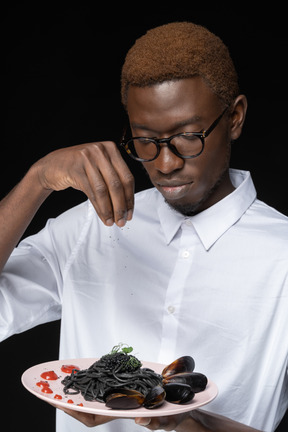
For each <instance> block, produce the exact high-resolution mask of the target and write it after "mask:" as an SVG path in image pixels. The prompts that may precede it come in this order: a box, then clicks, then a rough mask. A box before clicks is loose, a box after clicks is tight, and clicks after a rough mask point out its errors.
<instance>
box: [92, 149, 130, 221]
mask: <svg viewBox="0 0 288 432" xmlns="http://www.w3.org/2000/svg"><path fill="white" fill-rule="evenodd" d="M85 158H86V161H85V165H84V169H85V174H86V177H87V183H86V188H87V195H88V197H89V199H90V201H91V202H92V204H93V206H94V207H95V209H96V211H97V213H98V215H99V217H100V218H101V220H102V221H103V222H104V223H105V224H106V225H108V226H111V225H113V223H116V224H117V225H118V226H120V227H122V226H124V225H125V223H126V221H127V220H131V219H132V215H133V208H134V178H133V176H132V174H131V172H130V170H129V169H128V167H127V165H126V164H125V162H124V160H123V159H122V157H121V155H120V153H119V152H118V150H117V149H116V147H115V144H114V143H112V142H105V143H95V145H94V146H93V147H91V148H89V151H86V154H85Z"/></svg>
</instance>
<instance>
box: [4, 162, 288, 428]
mask: <svg viewBox="0 0 288 432" xmlns="http://www.w3.org/2000/svg"><path fill="white" fill-rule="evenodd" d="M230 175H231V180H232V182H233V184H234V186H235V187H236V189H235V191H234V192H233V193H231V194H230V195H228V196H227V197H225V198H224V199H223V200H221V201H220V202H218V203H217V204H215V205H214V206H213V207H210V208H208V209H207V210H205V211H203V212H201V213H200V214H198V215H196V216H193V217H190V218H187V217H184V216H182V215H181V214H180V213H177V212H176V211H174V210H172V209H171V208H170V207H169V206H168V205H167V204H166V203H165V201H164V199H163V197H162V195H161V194H160V193H159V192H158V191H157V190H156V189H149V190H146V191H143V192H140V193H138V194H137V195H136V206H135V213H134V217H133V220H132V221H131V222H129V223H127V224H126V226H125V227H124V228H118V227H117V226H113V227H106V226H104V225H103V224H102V222H101V221H100V220H99V218H98V217H97V215H96V213H95V211H94V209H93V207H92V205H91V204H90V203H89V201H87V202H85V203H83V204H81V205H79V206H77V207H75V208H73V209H71V210H69V211H68V212H66V213H64V214H62V215H61V216H59V217H58V218H56V219H53V220H49V221H48V222H47V225H46V227H45V228H44V229H43V230H42V231H41V232H40V233H38V234H37V235H35V236H31V237H29V238H27V239H26V240H25V241H23V242H22V243H21V244H20V245H19V247H18V248H17V249H15V251H14V252H13V254H12V256H11V257H10V259H9V261H8V263H7V265H6V267H5V269H4V271H3V273H2V276H1V279H0V286H1V288H0V336H1V339H5V338H7V337H8V336H10V335H12V334H14V333H18V332H22V331H24V330H26V329H29V328H31V327H33V326H35V325H38V324H40V323H44V322H48V321H51V320H55V319H59V318H62V325H61V342H60V358H61V359H65V358H66V359H69V358H79V357H100V356H101V355H103V354H106V353H108V352H110V351H111V349H112V347H113V346H114V345H116V344H118V343H119V342H124V343H128V344H129V345H131V346H133V347H134V352H135V353H136V355H137V357H139V358H140V359H142V360H147V361H156V362H161V363H165V364H168V363H170V362H171V361H173V360H175V359H176V358H178V357H180V356H182V355H191V356H192V357H193V358H194V359H195V362H196V370H197V371H199V372H202V373H204V374H206V375H207V376H208V377H209V378H210V379H211V380H212V381H214V382H215V383H216V384H217V386H218V388H219V395H218V397H217V398H216V399H215V400H214V401H213V402H212V403H210V404H209V405H207V407H206V409H207V410H210V411H213V412H217V413H219V414H222V415H225V416H228V417H230V418H232V419H235V420H236V421H239V422H242V423H245V424H249V425H251V426H253V427H255V428H257V429H260V430H265V431H272V430H274V429H275V427H276V426H277V424H278V422H279V421H280V419H281V417H282V416H283V414H284V412H285V410H286V408H287V405H288V385H287V381H288V376H287V356H288V336H287V334H288V318H287V317H288V219H287V217H285V216H284V215H282V214H280V213H279V212H277V211H276V210H274V209H272V208H270V207H269V206H267V205H266V204H264V203H263V202H261V201H259V200H257V199H256V192H255V188H254V186H253V183H252V179H251V176H250V174H249V173H247V172H244V171H236V170H231V173H230ZM31 366H32V365H31ZM57 422H58V429H57V430H58V432H68V431H69V432H71V431H72V430H73V432H84V431H85V432H86V431H87V428H86V427H85V426H83V425H82V424H80V423H79V422H77V421H76V420H74V419H72V418H70V417H69V416H67V415H66V414H64V413H62V412H61V413H58V420H57ZM138 430H139V431H140V430H141V431H143V428H142V427H139V426H136V425H135V424H134V422H133V420H116V421H115V422H112V423H108V424H106V425H103V426H100V427H98V428H97V431H99V432H108V431H109V432H114V431H115V432H122V431H123V432H124V431H125V432H129V431H138Z"/></svg>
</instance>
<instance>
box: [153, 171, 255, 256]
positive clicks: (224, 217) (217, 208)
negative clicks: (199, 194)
mask: <svg viewBox="0 0 288 432" xmlns="http://www.w3.org/2000/svg"><path fill="white" fill-rule="evenodd" d="M230 178H231V181H232V184H233V186H234V187H235V188H236V189H235V190H234V191H233V192H232V193H231V194H229V195H227V196H226V197H225V198H223V199H222V200H221V201H219V202H217V203H216V204H214V205H213V206H212V207H209V208H208V209H207V210H204V211H203V212H201V213H199V214H197V215H195V216H191V217H189V218H187V217H185V216H183V215H181V214H180V213H178V212H177V211H175V210H173V209H171V207H170V206H169V205H168V204H167V203H166V202H165V201H164V198H163V197H162V195H160V194H159V195H160V196H159V198H160V200H161V201H160V205H159V207H158V214H159V218H160V223H161V226H162V229H163V232H164V235H165V239H166V243H167V244H169V243H170V242H171V241H172V239H173V238H174V236H175V234H176V233H177V232H178V230H179V228H180V227H181V225H182V223H183V222H184V221H185V220H187V219H190V221H191V222H192V224H193V226H194V229H195V231H196V232H197V234H198V236H199V238H200V240H201V242H202V244H203V246H204V247H205V249H206V250H208V249H210V247H211V246H212V245H213V244H214V243H215V242H216V241H217V240H218V239H219V238H220V237H221V236H222V235H223V234H224V233H225V232H226V231H227V230H228V229H229V228H231V226H233V225H234V224H235V223H236V222H237V221H238V220H239V219H240V218H241V216H242V215H243V214H244V213H245V212H246V210H247V209H248V208H249V207H250V205H251V204H252V203H253V201H254V200H255V198H256V190H255V187H254V184H253V181H252V178H251V174H250V172H248V171H240V170H234V169H230Z"/></svg>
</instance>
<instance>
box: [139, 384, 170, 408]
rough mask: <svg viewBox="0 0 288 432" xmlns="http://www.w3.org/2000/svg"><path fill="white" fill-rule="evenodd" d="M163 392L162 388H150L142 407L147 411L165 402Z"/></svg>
mask: <svg viewBox="0 0 288 432" xmlns="http://www.w3.org/2000/svg"><path fill="white" fill-rule="evenodd" d="M165 396H166V393H165V390H164V389H163V387H162V386H159V385H158V386H155V387H152V388H151V389H150V390H149V392H148V393H147V395H146V397H145V400H144V404H143V406H144V407H145V408H148V409H152V408H157V407H159V406H161V405H162V404H163V402H164V401H165Z"/></svg>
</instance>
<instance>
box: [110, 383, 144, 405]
mask: <svg viewBox="0 0 288 432" xmlns="http://www.w3.org/2000/svg"><path fill="white" fill-rule="evenodd" d="M144 400H145V397H144V395H143V394H142V393H140V392H138V391H136V390H130V389H126V388H118V389H111V390H109V392H107V393H106V394H105V402H106V406H107V407H109V408H112V409H125V410H126V409H135V408H139V407H141V406H142V405H143V403H144Z"/></svg>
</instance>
